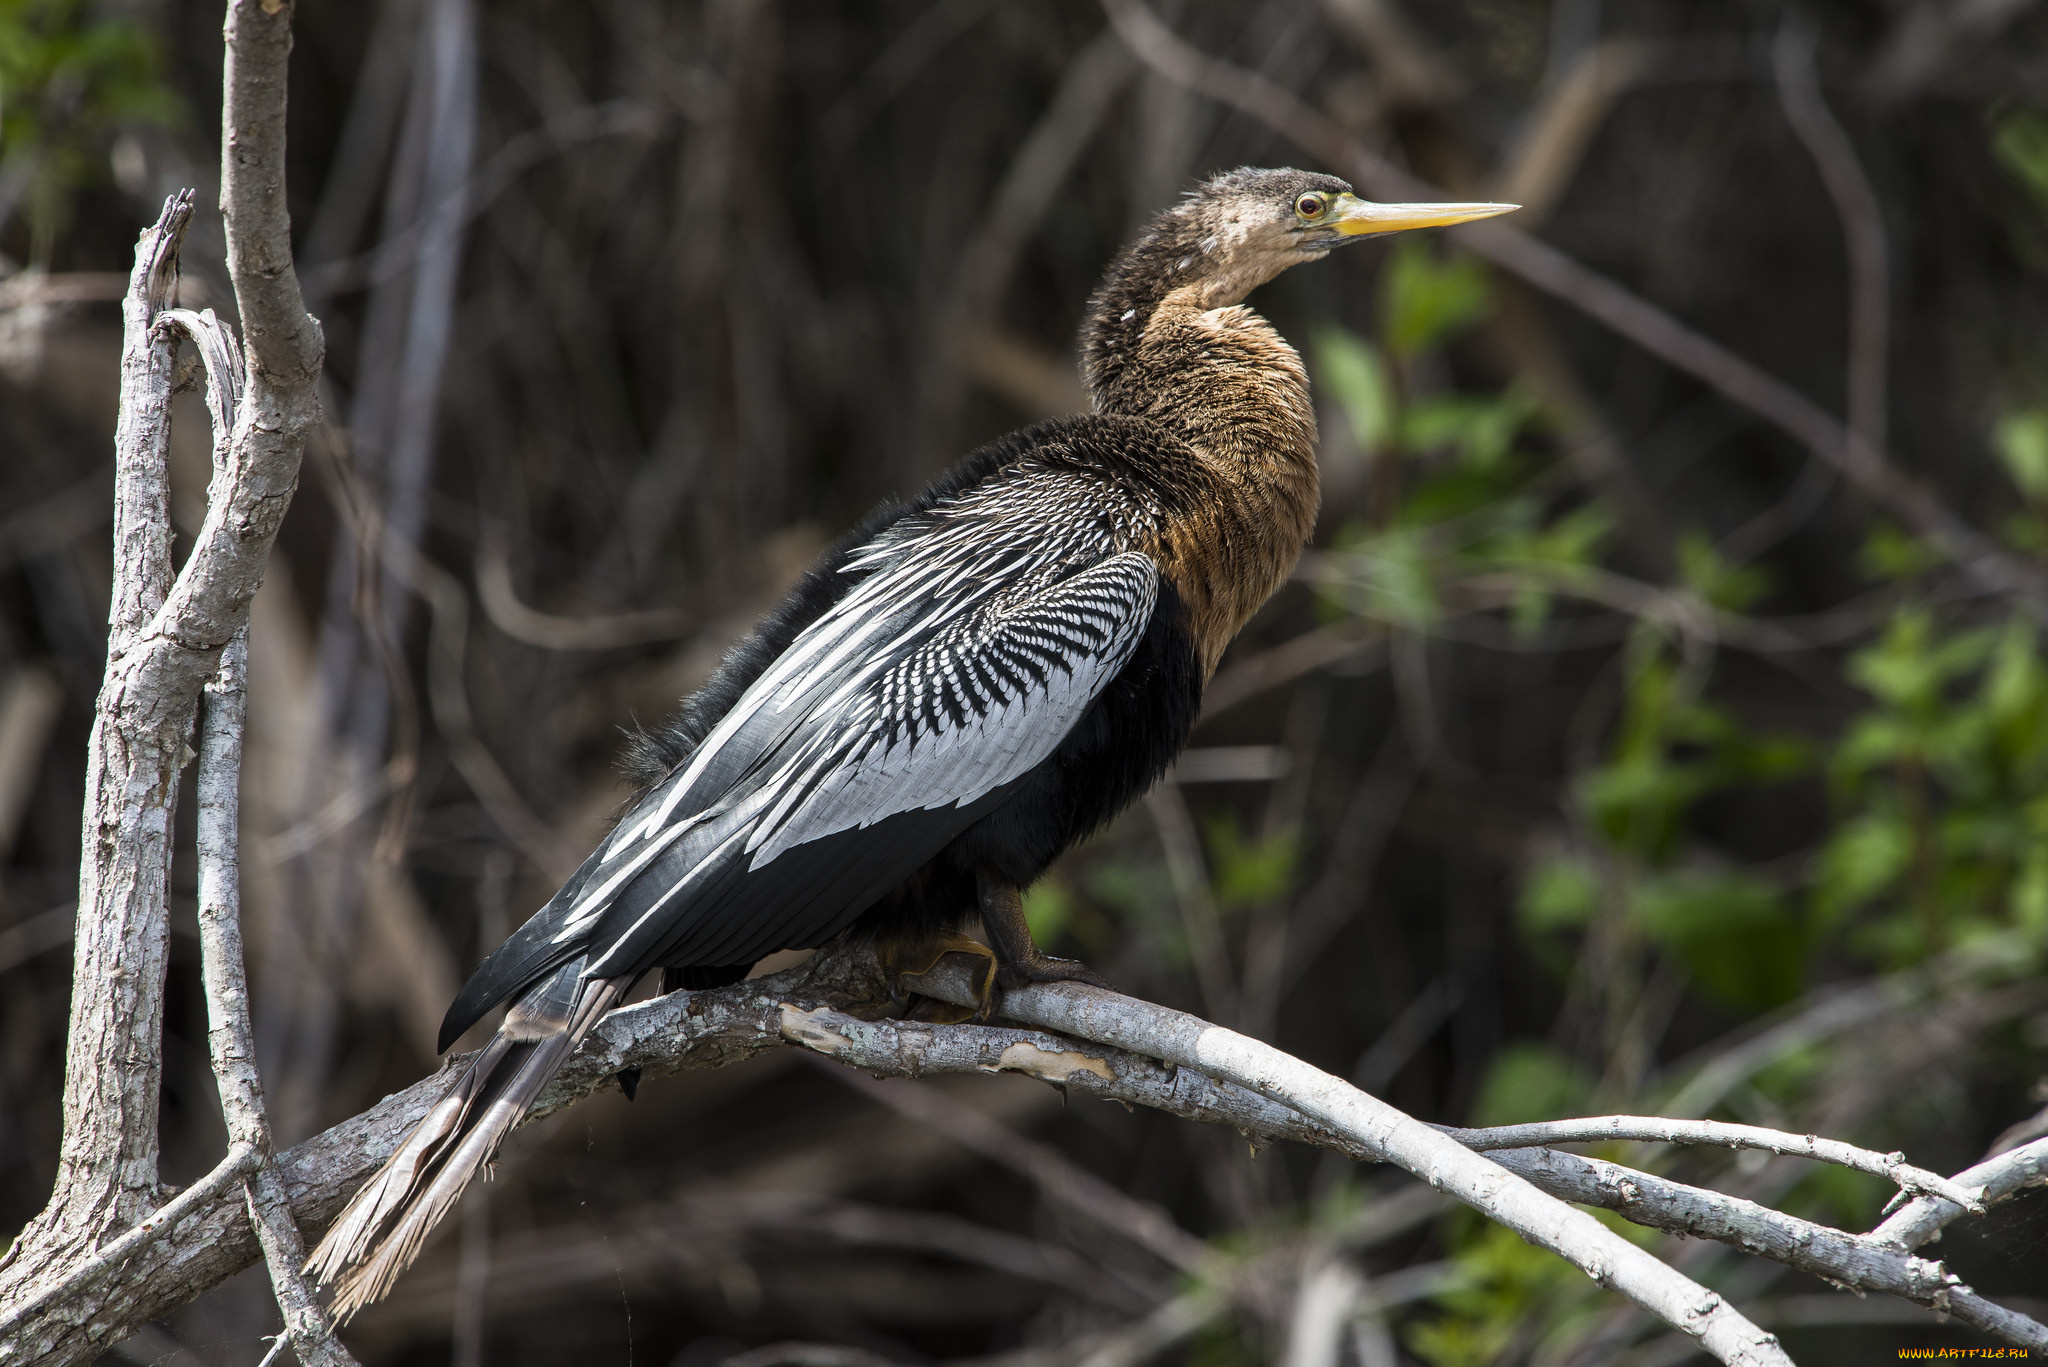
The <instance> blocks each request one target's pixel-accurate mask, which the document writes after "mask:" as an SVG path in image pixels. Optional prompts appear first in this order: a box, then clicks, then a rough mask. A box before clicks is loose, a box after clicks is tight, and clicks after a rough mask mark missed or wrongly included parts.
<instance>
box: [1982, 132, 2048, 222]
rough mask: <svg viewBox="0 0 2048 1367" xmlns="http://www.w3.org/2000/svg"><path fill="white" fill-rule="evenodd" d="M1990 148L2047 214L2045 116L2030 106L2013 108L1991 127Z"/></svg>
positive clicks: (2046, 136) (2047, 134)
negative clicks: (2027, 107) (1994, 126)
mask: <svg viewBox="0 0 2048 1367" xmlns="http://www.w3.org/2000/svg"><path fill="white" fill-rule="evenodd" d="M1991 151H1992V153H1993V155H1995V156H1996V157H1997V158H1998V160H1999V163H2000V164H2001V165H2003V166H2004V167H2005V169H2006V170H2007V171H2008V172H2010V173H2011V174H2012V177H2013V179H2014V180H2017V181H2018V182H2019V183H2020V184H2021V185H2022V186H2024V187H2026V189H2027V191H2028V193H2029V194H2031V195H2032V196H2033V198H2034V202H2035V204H2036V205H2038V206H2039V207H2040V208H2041V210H2042V212H2043V213H2048V117H2043V116H2042V115H2040V114H2038V113H2036V112H2034V111H2033V110H2031V109H2016V110H2014V111H2012V112H2011V113H2009V114H2007V115H2006V116H2005V117H2004V118H2002V119H2000V120H1999V121H1998V124H1997V126H1996V128H1994V129H1993V130H1992V134H1991Z"/></svg>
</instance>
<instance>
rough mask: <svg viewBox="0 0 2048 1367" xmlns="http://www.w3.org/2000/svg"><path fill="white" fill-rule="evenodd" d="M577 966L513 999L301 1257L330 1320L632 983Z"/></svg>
mask: <svg viewBox="0 0 2048 1367" xmlns="http://www.w3.org/2000/svg"><path fill="white" fill-rule="evenodd" d="M582 968H583V960H582V959H581V958H578V959H576V960H574V961H572V962H570V963H568V964H564V965H563V966H562V967H561V968H559V969H557V970H556V971H555V972H554V973H552V974H551V975H549V976H548V977H546V978H544V979H542V980H541V981H540V982H538V983H536V984H534V985H533V986H532V987H530V988H528V989H527V990H526V992H525V993H523V994H522V995H521V996H520V997H519V999H518V1000H517V1001H515V1002H514V1003H513V1004H512V1009H511V1010H510V1011H508V1012H507V1013H506V1015H505V1023H504V1025H502V1026H500V1027H499V1029H498V1034H497V1037H496V1038H495V1039H493V1040H492V1041H491V1042H490V1044H489V1045H488V1046H486V1047H485V1049H484V1051H483V1052H482V1053H480V1054H478V1055H477V1056H476V1058H475V1059H474V1060H473V1061H472V1062H471V1063H470V1065H469V1066H468V1067H467V1068H465V1069H463V1071H462V1075H461V1076H460V1077H458V1078H457V1079H456V1080H455V1085H454V1086H453V1087H451V1088H450V1089H449V1090H448V1094H447V1095H446V1096H444V1097H442V1098H441V1100H440V1101H439V1102H438V1103H436V1104H435V1106H434V1109H432V1110H431V1111H428V1112H427V1114H426V1116H425V1118H424V1119H422V1120H421V1121H420V1123H419V1124H418V1126H416V1127H415V1128H414V1129H413V1132H412V1133H411V1134H409V1135H407V1136H406V1138H405V1142H404V1143H402V1144H400V1145H399V1146H398V1149H397V1151H396V1152H395V1153H393V1154H392V1155H391V1157H390V1158H388V1159H386V1160H385V1163H384V1166H383V1167H381V1168H379V1169H378V1170H377V1172H376V1173H375V1175H373V1176H372V1177H371V1178H370V1180H369V1181H368V1182H365V1183H364V1184H363V1186H362V1189H361V1190H359V1191H358V1192H356V1194H355V1197H354V1198H353V1199H352V1200H350V1202H349V1203H348V1207H347V1209H345V1210H343V1211H342V1212H341V1215H340V1216H339V1217H338V1218H336V1220H335V1222H334V1225H333V1227H332V1228H331V1229H329V1230H328V1231H327V1237H326V1238H324V1239H322V1240H321V1241H320V1246H319V1247H318V1248H316V1249H314V1250H313V1254H312V1256H311V1257H310V1258H308V1259H307V1260H306V1270H307V1271H308V1272H310V1273H312V1274H314V1276H315V1277H316V1278H317V1279H318V1280H319V1281H320V1282H321V1283H323V1284H332V1285H333V1287H334V1307H333V1308H334V1317H335V1320H336V1322H337V1323H345V1322H347V1320H348V1318H349V1317H350V1316H351V1315H353V1314H355V1312H356V1311H358V1310H360V1309H362V1308H363V1307H364V1306H366V1305H368V1304H370V1303H371V1302H372V1301H375V1300H378V1299H380V1298H382V1296H383V1295H384V1293H385V1292H387V1291H389V1290H390V1289H391V1284H392V1283H393V1282H395V1281H397V1280H398V1276H399V1274H400V1273H402V1272H404V1271H405V1269H406V1268H408V1267H410V1266H411V1265H412V1260H413V1259H414V1258H416V1257H417V1256H419V1251H420V1247H421V1245H423V1244H424V1243H425V1242H426V1238H427V1235H428V1234H429V1233H431V1232H432V1231H433V1229H434V1226H436V1225H438V1224H439V1223H440V1222H441V1218H442V1217H443V1216H445V1215H446V1214H447V1213H448V1211H449V1210H450V1208H452V1207H453V1206H454V1205H455V1202H456V1201H457V1200H458V1199H459V1198H460V1197H461V1195H462V1192H463V1189H464V1188H465V1187H467V1186H468V1185H469V1179H470V1178H472V1177H474V1176H475V1175H476V1173H477V1170H478V1169H480V1168H482V1167H483V1166H484V1165H485V1164H486V1163H488V1162H490V1161H491V1158H492V1156H493V1155H494V1154H496V1153H497V1151H498V1145H499V1144H500V1143H501V1142H503V1140H504V1138H505V1136H506V1135H507V1134H510V1133H511V1132H512V1128H513V1127H514V1126H515V1125H517V1124H518V1123H519V1121H520V1119H521V1117H523V1116H524V1115H525V1114H526V1112H527V1110H528V1108H530V1107H531V1106H532V1105H533V1102H534V1098H535V1097H537V1096H539V1095H540V1089H541V1088H542V1087H544V1086H546V1085H547V1081H548V1079H549V1078H551V1077H553V1076H554V1075H555V1071H556V1070H557V1069H559V1068H560V1067H561V1066H562V1064H563V1063H564V1062H566V1061H567V1060H568V1057H569V1055H570V1054H572V1053H574V1052H575V1050H576V1046H577V1045H578V1044H580V1043H581V1042H582V1040H583V1037H584V1035H586V1034H588V1033H589V1031H590V1027H591V1026H593V1025H595V1024H596V1023H597V1020H598V1018H599V1017H601V1016H602V1015H604V1013H605V1012H607V1011H609V1010H610V1009H611V1008H612V1007H613V1006H615V1005H616V1004H617V1003H618V1001H619V1000H620V998H622V997H624V996H625V995H626V992H627V990H628V989H629V988H631V986H632V981H633V980H632V979H630V978H598V979H594V980H591V981H588V982H585V981H582V980H581V979H580V976H579V975H580V974H581V971H582Z"/></svg>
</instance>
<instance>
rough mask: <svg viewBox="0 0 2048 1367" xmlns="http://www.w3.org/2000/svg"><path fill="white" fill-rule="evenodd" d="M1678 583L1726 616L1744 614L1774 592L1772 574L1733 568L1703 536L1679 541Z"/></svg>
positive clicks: (1688, 536)
mask: <svg viewBox="0 0 2048 1367" xmlns="http://www.w3.org/2000/svg"><path fill="white" fill-rule="evenodd" d="M1678 579H1679V582H1680V583H1682V584H1684V585H1685V586H1686V587H1687V588H1689V589H1691V590H1692V591H1693V592H1694V593H1695V594H1697V595H1698V596H1699V598H1700V600H1701V601H1702V602H1705V603H1708V604H1711V605H1712V606H1714V607H1717V608H1720V609H1722V610H1723V611H1725V612H1742V611H1744V610H1745V609H1747V608H1748V607H1749V606H1750V605H1751V604H1752V603H1754V602H1756V600H1757V599H1759V598H1761V597H1763V596H1764V595H1765V594H1766V593H1769V592H1770V589H1771V576H1770V574H1769V573H1768V572H1767V571H1765V570H1764V569H1762V568H1761V567H1760V566H1756V565H1731V564H1729V563H1728V562H1727V561H1725V560H1723V559H1722V558H1721V555H1720V553H1719V552H1718V551H1716V550H1715V549H1714V543H1713V542H1712V541H1709V540H1708V539H1707V538H1706V537H1705V536H1704V535H1703V534H1701V533H1699V532H1696V531H1692V532H1686V533H1684V534H1683V535H1681V536H1680V537H1679V538H1678Z"/></svg>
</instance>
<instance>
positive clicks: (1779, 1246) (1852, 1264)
mask: <svg viewBox="0 0 2048 1367" xmlns="http://www.w3.org/2000/svg"><path fill="white" fill-rule="evenodd" d="M1496 1157H1497V1159H1498V1161H1499V1162H1500V1163H1501V1164H1502V1165H1503V1166H1506V1167H1509V1168H1512V1169H1513V1170H1514V1171H1516V1172H1517V1173H1519V1174H1521V1175H1522V1176H1523V1177H1525V1178H1527V1179H1528V1180H1529V1181H1530V1182H1533V1183H1534V1184H1536V1185H1537V1186H1539V1187H1541V1188H1543V1189H1544V1190H1545V1191H1547V1192H1549V1193H1550V1194H1551V1195H1553V1196H1556V1197H1558V1198H1560V1199H1562V1200H1566V1201H1576V1202H1579V1203H1580V1204H1583V1205H1593V1206H1600V1207H1602V1208H1604V1209H1607V1210H1611V1211H1614V1212H1616V1213H1617V1214H1619V1215H1621V1216H1623V1217H1625V1218H1627V1219H1629V1220H1633V1221H1634V1222H1635V1223H1637V1224H1639V1225H1648V1226H1650V1227H1651V1228H1653V1229H1664V1230H1669V1231H1671V1232H1672V1233H1674V1234H1688V1235H1692V1236H1693V1237H1695V1238H1701V1239H1714V1240H1718V1241H1719V1242H1721V1243H1725V1244H1730V1245H1732V1246H1734V1247H1736V1248H1739V1249H1741V1250H1742V1251H1743V1252H1745V1253H1754V1254H1756V1255H1758V1256H1760V1257H1765V1258H1770V1259H1772V1260H1773V1261H1775V1262H1781V1263H1784V1264H1786V1265H1787V1266H1790V1267H1796V1268H1798V1269H1800V1270H1801V1271H1803V1272H1811V1273H1813V1274H1814V1275H1815V1276H1817V1277H1823V1278H1825V1279H1826V1280H1828V1281H1830V1282H1833V1283H1835V1284H1836V1285H1838V1286H1843V1287H1847V1288H1850V1289H1853V1290H1856V1291H1858V1292H1862V1291H1881V1292H1883V1293H1885V1294H1886V1295H1891V1296H1898V1297H1901V1298H1902V1299H1905V1300H1909V1301H1912V1302H1914V1303H1915V1304H1917V1305H1921V1306H1925V1307H1926V1308H1927V1309H1929V1310H1932V1311H1934V1312H1935V1313H1936V1314H1937V1315H1952V1316H1954V1317H1955V1318H1957V1319H1959V1320H1961V1321H1963V1322H1964V1323H1965V1324H1968V1325H1971V1326H1972V1327H1974V1328H1977V1329H1981V1330H1983V1331H1984V1332H1985V1333H1987V1334H1991V1335H1994V1336H1996V1337H1998V1338H2001V1339H2004V1340H2005V1341H2006V1342H2007V1343H2014V1344H2018V1345H2020V1346H2021V1347H2029V1348H2040V1347H2048V1326H2044V1325H2041V1324H2039V1323H2037V1322H2036V1321H2034V1320H2032V1319H2029V1318H2028V1317H2027V1316H2025V1315H2022V1314H2019V1313H2017V1312H2015V1311H2012V1310H2007V1309H2005V1308H2004V1307H2002V1306H1999V1305H1996V1304H1994V1303H1992V1302H1991V1301H1988V1300H1986V1299H1985V1298H1984V1297H1982V1296H1980V1295H1978V1294H1977V1293H1976V1292H1975V1291H1973V1290H1971V1289H1970V1288H1969V1287H1967V1286H1965V1285H1964V1284H1963V1283H1962V1280H1961V1279H1960V1278H1958V1277H1957V1276H1956V1275H1955V1274H1954V1273H1952V1272H1950V1271H1949V1270H1948V1269H1947V1268H1945V1267H1943V1266H1942V1265H1941V1264H1940V1263H1938V1262H1931V1261H1929V1260H1927V1259H1925V1258H1916V1257H1914V1256H1913V1255H1912V1254H1911V1253H1909V1252H1907V1251H1905V1250H1903V1249H1899V1248H1891V1247H1885V1246H1884V1245H1882V1244H1881V1243H1880V1241H1879V1240H1878V1239H1877V1238H1876V1237H1875V1236H1873V1235H1865V1236H1862V1237H1858V1236H1857V1235H1854V1234H1845V1233H1843V1232H1842V1231H1841V1230H1838V1229H1831V1228H1829V1227H1828V1226H1826V1225H1820V1224H1814V1223H1813V1222H1811V1221H1809V1220H1801V1219H1799V1218H1798V1217H1797V1216H1792V1215H1785V1214H1781V1213H1780V1212H1778V1211H1775V1210H1772V1209H1771V1208H1770V1207H1769V1206H1762V1205H1758V1204H1757V1203H1755V1202H1754V1201H1745V1200H1743V1199H1742V1198H1741V1197H1738V1196H1724V1195H1722V1194H1721V1193H1719V1192H1715V1191H1707V1190H1704V1189H1703V1188H1700V1187H1692V1186H1687V1185H1685V1184H1684V1183H1682V1182H1673V1181H1669V1180H1667V1179H1665V1178H1662V1177H1654V1176H1651V1175H1650V1174H1648V1173H1642V1172H1637V1171H1635V1170H1633V1169H1631V1168H1625V1167H1622V1166H1620V1165H1619V1164H1615V1163H1608V1162H1603V1161H1602V1160H1600V1159H1596V1158H1581V1157H1579V1156H1578V1155H1577V1154H1569V1153H1559V1152H1558V1151H1557V1150H1555V1149H1515V1150H1511V1151H1508V1152H1505V1153H1501V1154H1498V1155H1496ZM1967 1175H1968V1174H1963V1176H1967ZM1958 1180H1960V1178H1959V1179H1958ZM1927 1199H1939V1198H1927ZM1952 1208H1953V1207H1952ZM1955 1209H1958V1210H1959V1208H1955Z"/></svg>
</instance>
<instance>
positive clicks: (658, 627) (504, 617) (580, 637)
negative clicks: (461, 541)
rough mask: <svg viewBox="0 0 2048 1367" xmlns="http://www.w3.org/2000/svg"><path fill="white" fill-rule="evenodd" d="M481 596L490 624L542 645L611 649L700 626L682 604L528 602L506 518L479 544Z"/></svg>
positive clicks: (478, 589)
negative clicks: (596, 609)
mask: <svg viewBox="0 0 2048 1367" xmlns="http://www.w3.org/2000/svg"><path fill="white" fill-rule="evenodd" d="M476 596H477V599H478V601H479V602H481V603H482V604H483V609H484V616H486V617H488V618H490V620H491V625H492V626H494V627H496V628H497V629H498V630H500V631H502V632H504V633H505V634H506V635H507V636H510V637H511V638H512V639H513V640H515V641H523V642H524V643H526V644H527V645H530V646H539V647H541V648H542V649H543V650H612V649H616V648H617V647H619V646H633V645H642V644H645V643H646V642H649V641H672V640H676V639H677V638H679V637H683V636H687V635H689V634H690V633H691V632H692V631H695V630H696V629H697V627H698V622H697V619H696V616H695V614H692V613H687V612H684V611H682V610H681V609H679V608H652V609H649V610H647V611H644V612H613V613H602V614H599V613H578V614H577V615H576V616H574V617H560V616H557V615H555V614H554V613H549V612H541V611H540V610H539V609H537V608H533V607H529V606H528V605H527V604H525V603H523V602H521V601H520V599H519V591H518V589H516V588H515V587H513V584H512V561H511V556H510V554H509V552H508V551H507V549H506V546H505V527H504V524H503V523H499V522H490V523H487V524H486V525H485V527H484V534H483V536H482V537H481V538H479V539H478V541H477V546H476Z"/></svg>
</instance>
